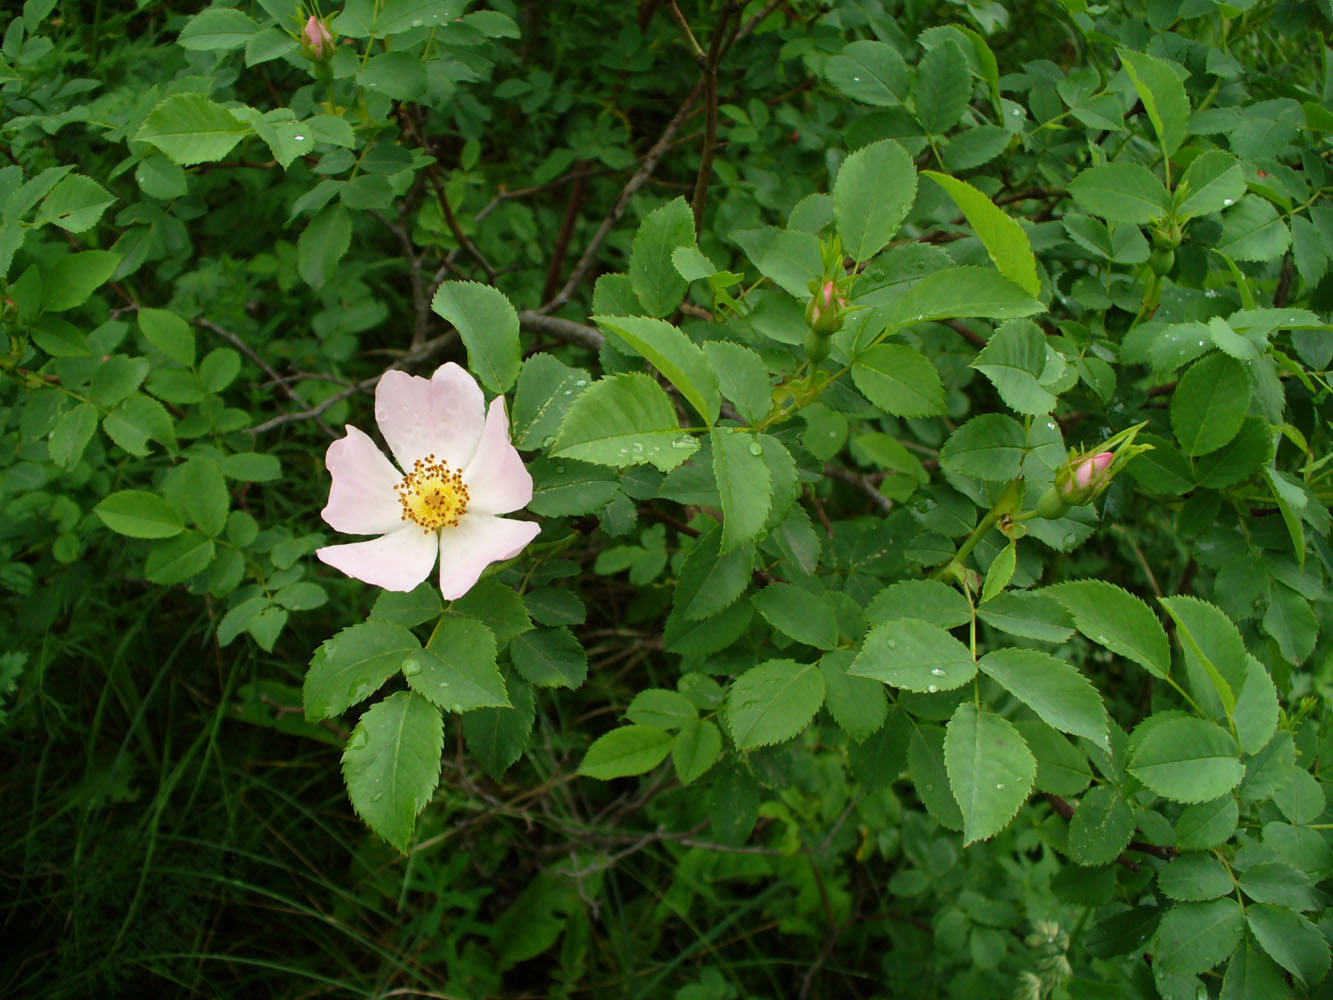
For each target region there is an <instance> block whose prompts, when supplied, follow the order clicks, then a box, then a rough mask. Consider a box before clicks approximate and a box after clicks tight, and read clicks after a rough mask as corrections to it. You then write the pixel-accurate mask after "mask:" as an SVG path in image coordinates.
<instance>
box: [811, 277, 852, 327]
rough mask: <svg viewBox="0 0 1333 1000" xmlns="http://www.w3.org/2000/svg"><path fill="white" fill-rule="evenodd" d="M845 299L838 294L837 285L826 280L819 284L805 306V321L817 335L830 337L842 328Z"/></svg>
mask: <svg viewBox="0 0 1333 1000" xmlns="http://www.w3.org/2000/svg"><path fill="white" fill-rule="evenodd" d="M846 309H847V300H846V299H844V298H843V297H842V296H841V295H839V294H838V288H837V285H835V284H834V283H833V282H832V281H826V282H824V284H822V285H820V286H819V287H818V288H817V289H816V290H815V293H814V295H812V296H810V302H809V304H808V305H807V306H806V307H805V321H806V323H808V324H809V325H810V330H811V332H812V333H814V335H815V336H817V337H831V336H833V335H834V334H835V333H837V332H838V331H839V330H841V329H842V318H843V313H844V311H845V310H846Z"/></svg>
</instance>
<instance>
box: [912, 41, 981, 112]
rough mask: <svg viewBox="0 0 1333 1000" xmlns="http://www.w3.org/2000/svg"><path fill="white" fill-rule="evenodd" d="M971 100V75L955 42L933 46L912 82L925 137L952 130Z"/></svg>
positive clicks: (922, 58)
mask: <svg viewBox="0 0 1333 1000" xmlns="http://www.w3.org/2000/svg"><path fill="white" fill-rule="evenodd" d="M971 99H972V72H971V70H970V69H969V68H968V65H967V56H965V55H964V54H963V50H962V49H961V48H959V46H958V45H957V44H956V43H955V42H952V41H946V42H943V43H942V44H939V45H936V46H935V47H934V48H933V49H930V50H929V51H928V52H927V53H926V54H925V55H924V56H922V57H921V60H920V62H918V63H917V69H916V79H915V80H913V81H912V102H913V104H914V105H915V106H916V117H917V120H918V121H920V122H921V127H922V128H923V129H924V130H925V131H926V134H927V135H942V134H944V133H945V132H947V131H948V130H949V129H950V128H952V127H953V126H954V125H955V124H956V123H957V122H958V119H959V118H961V117H962V114H963V112H964V111H965V110H966V109H967V104H968V101H970V100H971Z"/></svg>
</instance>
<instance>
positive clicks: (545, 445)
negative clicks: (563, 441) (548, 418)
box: [542, 434, 555, 448]
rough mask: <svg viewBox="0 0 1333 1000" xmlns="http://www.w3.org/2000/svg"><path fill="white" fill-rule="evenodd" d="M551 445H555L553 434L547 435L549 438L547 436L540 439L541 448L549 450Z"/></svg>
mask: <svg viewBox="0 0 1333 1000" xmlns="http://www.w3.org/2000/svg"><path fill="white" fill-rule="evenodd" d="M553 444H555V435H554V434H551V435H549V436H547V437H544V438H542V447H543V448H549V447H551V445H553Z"/></svg>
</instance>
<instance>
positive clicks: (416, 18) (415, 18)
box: [412, 17, 421, 28]
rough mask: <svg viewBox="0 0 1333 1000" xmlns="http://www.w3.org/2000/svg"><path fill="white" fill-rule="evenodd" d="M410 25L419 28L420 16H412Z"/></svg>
mask: <svg viewBox="0 0 1333 1000" xmlns="http://www.w3.org/2000/svg"><path fill="white" fill-rule="evenodd" d="M412 27H414V28H420V27H421V18H419V17H414V18H413V19H412Z"/></svg>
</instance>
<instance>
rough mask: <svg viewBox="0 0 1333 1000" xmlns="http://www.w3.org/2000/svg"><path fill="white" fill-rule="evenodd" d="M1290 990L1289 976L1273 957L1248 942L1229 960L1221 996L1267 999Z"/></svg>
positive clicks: (1229, 999)
mask: <svg viewBox="0 0 1333 1000" xmlns="http://www.w3.org/2000/svg"><path fill="white" fill-rule="evenodd" d="M1286 992H1287V980H1286V978H1285V977H1284V976H1283V975H1282V970H1281V969H1279V968H1278V967H1277V966H1276V965H1275V964H1274V963H1273V960H1272V959H1271V958H1269V957H1268V956H1267V955H1265V954H1264V953H1263V952H1261V951H1256V950H1255V949H1254V948H1253V946H1251V945H1250V944H1249V943H1248V942H1247V943H1245V944H1244V945H1242V946H1241V947H1240V948H1238V949H1237V950H1236V953H1235V954H1234V955H1233V956H1232V957H1231V961H1230V962H1229V963H1227V974H1226V978H1224V979H1223V980H1222V992H1221V994H1220V1000H1268V998H1269V997H1280V996H1281V995H1282V994H1283V993H1286Z"/></svg>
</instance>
